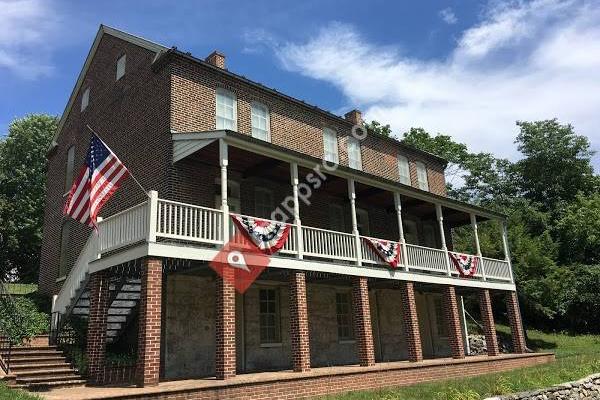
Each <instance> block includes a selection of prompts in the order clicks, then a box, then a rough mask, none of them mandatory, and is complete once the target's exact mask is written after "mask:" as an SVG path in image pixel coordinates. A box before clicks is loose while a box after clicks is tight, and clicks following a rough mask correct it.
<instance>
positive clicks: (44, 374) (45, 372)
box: [15, 366, 78, 379]
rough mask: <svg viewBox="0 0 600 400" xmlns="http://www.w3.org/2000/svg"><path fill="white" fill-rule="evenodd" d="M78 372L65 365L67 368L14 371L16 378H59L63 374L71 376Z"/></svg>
mask: <svg viewBox="0 0 600 400" xmlns="http://www.w3.org/2000/svg"><path fill="white" fill-rule="evenodd" d="M77 373H78V371H77V370H75V369H73V368H71V367H70V366H67V368H50V369H36V370H31V371H19V372H18V373H17V372H15V375H17V379H23V378H60V377H63V376H72V375H76V374H77Z"/></svg>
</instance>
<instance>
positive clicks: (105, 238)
mask: <svg viewBox="0 0 600 400" xmlns="http://www.w3.org/2000/svg"><path fill="white" fill-rule="evenodd" d="M149 228H150V227H149V226H148V203H142V204H138V205H137V206H133V207H131V208H128V209H127V210H124V211H121V212H119V213H117V214H114V215H111V216H110V217H108V218H106V219H102V220H100V221H98V237H99V238H100V249H99V250H100V252H101V253H104V252H107V251H111V250H115V249H117V248H120V247H123V246H127V245H129V244H132V243H136V242H140V241H142V240H145V239H146V238H147V236H148V229H149Z"/></svg>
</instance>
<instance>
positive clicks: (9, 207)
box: [0, 114, 58, 282]
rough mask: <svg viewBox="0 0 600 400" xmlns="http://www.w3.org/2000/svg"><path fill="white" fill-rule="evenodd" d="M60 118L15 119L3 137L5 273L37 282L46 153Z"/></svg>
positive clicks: (0, 223) (0, 230) (0, 203)
mask: <svg viewBox="0 0 600 400" xmlns="http://www.w3.org/2000/svg"><path fill="white" fill-rule="evenodd" d="M57 125H58V119H57V118H56V117H53V116H49V115H43V114H32V115H28V116H26V117H25V118H21V119H16V120H14V121H12V122H11V124H10V126H9V128H8V135H7V136H6V137H5V138H4V139H2V140H0V274H1V277H2V279H7V278H10V277H13V275H16V278H17V279H19V280H21V281H23V282H36V281H37V273H38V266H39V253H40V244H41V237H42V224H43V216H44V202H45V190H46V153H47V151H48V147H49V145H50V142H51V140H52V137H53V135H54V133H55V132H56V129H57Z"/></svg>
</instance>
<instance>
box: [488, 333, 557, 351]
mask: <svg viewBox="0 0 600 400" xmlns="http://www.w3.org/2000/svg"><path fill="white" fill-rule="evenodd" d="M497 334H498V336H499V337H500V340H501V342H502V343H507V344H509V343H510V345H511V346H512V337H511V334H510V333H506V332H497ZM527 347H528V348H530V349H531V350H533V351H544V350H552V349H556V348H557V347H558V346H557V344H556V343H555V342H548V341H545V340H542V339H531V338H528V339H527Z"/></svg>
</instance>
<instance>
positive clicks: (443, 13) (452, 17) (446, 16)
mask: <svg viewBox="0 0 600 400" xmlns="http://www.w3.org/2000/svg"><path fill="white" fill-rule="evenodd" d="M439 15H440V18H441V19H442V20H443V21H444V22H445V23H447V24H448V25H454V24H455V23H457V22H458V18H456V14H454V11H452V9H451V8H450V7H448V8H444V9H443V10H440V12H439Z"/></svg>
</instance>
